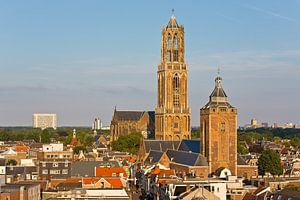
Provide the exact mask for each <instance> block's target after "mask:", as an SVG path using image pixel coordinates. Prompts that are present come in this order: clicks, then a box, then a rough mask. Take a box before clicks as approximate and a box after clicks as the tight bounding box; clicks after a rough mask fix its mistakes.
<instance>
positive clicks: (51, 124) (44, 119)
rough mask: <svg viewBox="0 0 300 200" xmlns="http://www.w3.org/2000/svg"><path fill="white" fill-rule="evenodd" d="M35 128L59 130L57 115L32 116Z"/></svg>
mask: <svg viewBox="0 0 300 200" xmlns="http://www.w3.org/2000/svg"><path fill="white" fill-rule="evenodd" d="M32 121H33V128H41V129H46V128H53V129H56V128H57V116H56V114H46V113H43V114H41V113H35V114H33V116H32Z"/></svg>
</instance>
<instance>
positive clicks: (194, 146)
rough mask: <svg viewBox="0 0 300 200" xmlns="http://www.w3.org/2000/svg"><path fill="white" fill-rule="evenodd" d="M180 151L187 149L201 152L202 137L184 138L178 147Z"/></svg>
mask: <svg viewBox="0 0 300 200" xmlns="http://www.w3.org/2000/svg"><path fill="white" fill-rule="evenodd" d="M178 150H179V151H187V152H193V153H200V139H195V140H182V141H181V142H180V145H179V147H178Z"/></svg>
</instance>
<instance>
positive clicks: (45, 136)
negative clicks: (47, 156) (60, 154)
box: [41, 129, 51, 143]
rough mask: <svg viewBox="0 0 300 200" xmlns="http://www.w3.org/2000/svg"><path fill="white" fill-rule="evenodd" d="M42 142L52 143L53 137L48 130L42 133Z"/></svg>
mask: <svg viewBox="0 0 300 200" xmlns="http://www.w3.org/2000/svg"><path fill="white" fill-rule="evenodd" d="M41 142H42V143H50V142H51V135H50V133H49V131H48V130H47V129H45V130H43V131H42V133H41Z"/></svg>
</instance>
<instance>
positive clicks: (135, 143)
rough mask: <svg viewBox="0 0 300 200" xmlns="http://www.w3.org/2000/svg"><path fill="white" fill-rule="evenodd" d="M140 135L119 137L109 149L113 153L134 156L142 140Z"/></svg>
mask: <svg viewBox="0 0 300 200" xmlns="http://www.w3.org/2000/svg"><path fill="white" fill-rule="evenodd" d="M142 137H143V136H142V134H140V133H131V134H129V135H126V136H125V135H123V136H120V137H119V138H118V139H117V140H116V141H113V142H112V143H111V147H112V149H113V150H115V151H123V152H129V153H131V154H136V153H137V152H138V150H139V147H140V142H141V138H142Z"/></svg>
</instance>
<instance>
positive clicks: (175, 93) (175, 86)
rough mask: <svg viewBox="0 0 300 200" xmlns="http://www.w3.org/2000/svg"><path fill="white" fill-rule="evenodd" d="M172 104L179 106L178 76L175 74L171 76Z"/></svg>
mask: <svg viewBox="0 0 300 200" xmlns="http://www.w3.org/2000/svg"><path fill="white" fill-rule="evenodd" d="M173 105H174V107H179V77H178V74H175V76H174V78H173Z"/></svg>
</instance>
